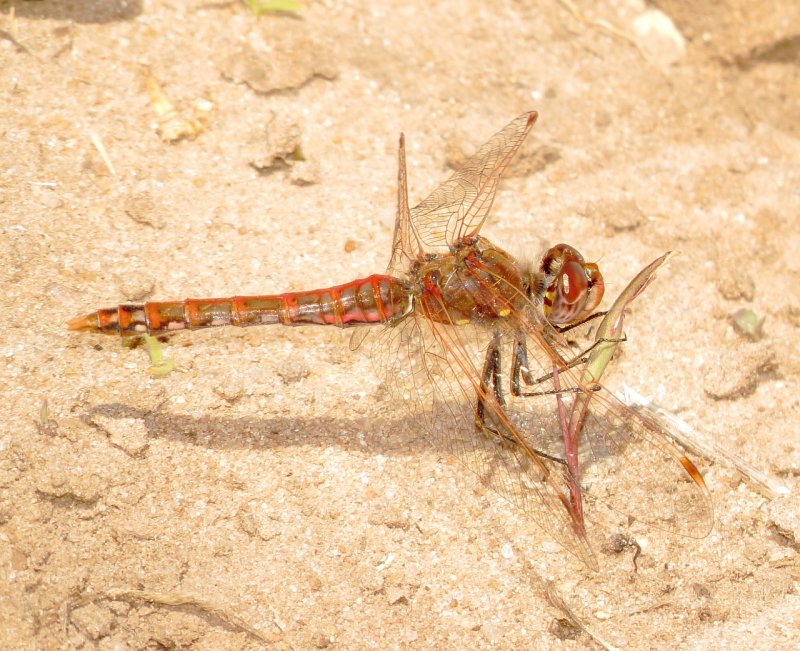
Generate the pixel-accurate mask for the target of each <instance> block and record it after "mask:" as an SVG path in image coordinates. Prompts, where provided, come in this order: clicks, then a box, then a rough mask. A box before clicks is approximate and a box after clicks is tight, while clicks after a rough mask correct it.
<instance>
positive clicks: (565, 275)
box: [540, 244, 605, 326]
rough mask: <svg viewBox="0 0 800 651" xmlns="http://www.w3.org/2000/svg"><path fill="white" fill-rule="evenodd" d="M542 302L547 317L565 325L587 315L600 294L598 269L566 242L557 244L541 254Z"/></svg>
mask: <svg viewBox="0 0 800 651" xmlns="http://www.w3.org/2000/svg"><path fill="white" fill-rule="evenodd" d="M540 278H541V279H542V280H541V282H542V288H541V291H543V294H544V295H543V297H542V303H543V308H544V315H545V317H546V318H547V320H548V321H549V322H550V323H552V324H553V325H556V326H566V325H570V324H572V323H577V322H580V321H581V320H583V319H585V318H586V317H588V316H589V315H590V314H591V313H592V312H594V310H595V309H596V308H597V306H598V305H599V304H600V301H601V300H602V298H603V291H604V289H605V285H604V284H603V276H602V275H601V274H600V269H598V267H597V265H596V264H595V263H593V262H586V261H584V259H583V256H582V255H581V254H580V253H578V251H577V250H576V249H574V248H573V247H571V246H570V245H569V244H556V246H554V247H552V248H551V249H550V250H548V251H547V253H546V254H545V256H544V257H543V258H542V264H541V273H540Z"/></svg>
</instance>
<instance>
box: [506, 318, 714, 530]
mask: <svg viewBox="0 0 800 651" xmlns="http://www.w3.org/2000/svg"><path fill="white" fill-rule="evenodd" d="M534 309H535V307H534V306H533V305H532V304H529V305H528V308H527V311H528V314H518V315H517V317H518V318H517V322H518V324H519V326H520V329H519V330H518V331H517V332H516V333H509V334H507V335H506V339H507V342H506V343H505V347H504V350H503V354H504V355H505V357H504V359H506V360H508V364H509V367H508V368H509V369H511V370H513V359H514V354H515V353H516V350H517V348H516V346H517V342H518V341H519V340H520V337H522V338H523V341H524V345H525V348H526V349H527V360H526V361H527V368H528V370H529V372H530V375H529V377H530V379H532V380H537V379H539V380H540V381H539V382H534V383H532V384H528V385H526V384H525V383H524V382H522V383H521V388H522V394H523V395H520V396H514V395H512V394H511V391H510V390H509V395H508V397H507V404H506V409H505V410H506V412H507V413H508V415H509V418H510V419H511V420H512V422H513V423H514V425H515V426H516V427H517V428H518V429H519V431H520V432H522V433H523V434H524V435H525V436H526V440H527V442H528V443H529V445H530V446H531V447H532V448H533V449H535V450H538V451H540V452H543V453H546V454H549V455H551V456H553V457H554V458H558V459H566V458H567V456H568V454H569V450H568V449H567V446H566V445H565V439H564V429H565V427H564V424H563V423H562V422H561V420H560V417H559V410H558V402H557V401H558V399H559V398H558V396H560V400H561V402H562V404H563V412H564V413H566V414H567V415H568V416H569V419H571V420H570V424H571V425H572V424H575V423H576V422H577V423H578V430H579V431H578V433H579V435H580V439H579V441H580V447H579V450H578V458H579V466H580V473H579V474H580V477H579V481H580V485H581V488H582V494H583V498H584V502H585V506H586V517H587V519H588V520H590V521H593V522H596V523H599V522H601V521H605V522H609V521H616V522H618V521H619V519H620V517H619V516H620V515H624V516H632V517H633V518H635V519H636V520H638V521H641V522H645V523H648V524H649V525H651V526H654V527H656V528H659V529H663V530H667V531H673V532H677V533H679V534H681V535H684V536H689V537H693V538H703V537H705V536H706V535H707V534H708V533H709V532H710V531H711V528H712V526H713V520H714V516H713V509H712V506H711V499H710V495H709V492H708V489H707V487H706V485H705V483H704V482H703V478H702V476H701V475H700V473H699V471H698V470H697V468H695V466H694V464H692V462H691V461H690V460H689V459H688V458H687V457H686V456H685V455H684V454H683V452H682V451H681V450H680V449H678V448H677V447H676V446H675V445H674V444H673V443H672V440H671V438H670V436H669V434H668V433H667V432H665V431H664V430H663V428H662V427H661V426H660V425H659V424H658V423H657V422H656V421H654V420H651V419H649V418H647V417H646V416H644V415H643V414H642V413H640V412H638V411H636V410H633V409H631V408H629V407H627V406H626V405H624V404H623V403H622V402H620V401H619V400H618V399H617V398H616V397H614V395H613V394H612V393H610V392H609V391H608V390H606V389H604V388H603V387H601V386H600V385H597V384H596V385H594V386H584V385H582V384H581V381H580V372H581V368H582V367H581V366H580V365H574V366H572V367H568V365H567V364H566V363H564V362H567V361H568V360H571V359H574V358H575V356H576V354H577V353H576V351H574V350H572V349H571V348H569V347H568V346H567V345H566V343H565V342H564V341H563V339H562V338H561V337H560V336H559V335H558V334H557V333H555V332H553V331H549V330H544V331H543V330H542V329H541V328H540V326H538V325H537V324H536V322H535V320H534V319H532V318H531V316H530V313H531V312H530V311H532V310H534ZM557 359H560V360H564V362H560V363H557V364H554V360H557ZM585 405H588V411H587V412H585V413H584V411H583V406H585ZM581 422H582V424H581Z"/></svg>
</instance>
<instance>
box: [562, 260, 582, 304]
mask: <svg viewBox="0 0 800 651" xmlns="http://www.w3.org/2000/svg"><path fill="white" fill-rule="evenodd" d="M558 285H559V289H560V290H561V291H560V292H559V293H560V294H561V296H562V298H563V299H564V300H565V301H566V302H567V303H570V304H573V303H576V302H577V301H579V300H581V299H582V298H583V297H584V296H586V292H587V290H588V289H589V281H588V280H587V278H586V272H585V271H584V270H583V267H582V266H581V265H580V264H579V263H577V262H575V261H572V260H571V261H569V262H567V263H565V264H564V266H563V267H562V268H561V273H560V274H559V276H558Z"/></svg>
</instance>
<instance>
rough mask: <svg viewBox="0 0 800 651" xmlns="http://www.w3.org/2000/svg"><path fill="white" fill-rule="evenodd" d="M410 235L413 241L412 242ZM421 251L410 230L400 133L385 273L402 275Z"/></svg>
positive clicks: (402, 146)
mask: <svg viewBox="0 0 800 651" xmlns="http://www.w3.org/2000/svg"><path fill="white" fill-rule="evenodd" d="M412 235H413V237H414V240H415V241H414V242H412V239H411V238H412ZM421 253H422V244H421V243H420V242H419V241H418V240H417V237H416V233H413V231H412V225H411V216H410V213H409V210H408V175H407V174H406V139H405V136H404V135H403V134H402V133H401V134H400V144H399V147H398V150H397V215H396V216H395V222H394V237H393V238H392V258H391V260H390V261H389V266H388V267H387V273H388V274H390V275H392V276H396V277H402V276H404V275H405V272H406V269H407V268H408V267H409V265H410V264H411V263H412V262H413V261H414V260H415V259H416V258H418V257H419V256H420V255H421Z"/></svg>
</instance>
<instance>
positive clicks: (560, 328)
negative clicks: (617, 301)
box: [553, 312, 608, 334]
mask: <svg viewBox="0 0 800 651" xmlns="http://www.w3.org/2000/svg"><path fill="white" fill-rule="evenodd" d="M606 314H608V312H595V313H594V314H590V315H589V316H587V317H586V318H585V319H581V320H580V321H576V322H575V323H569V324H567V325H563V326H561V325H554V326H553V327H554V328H555V329H556V330H558V332H560V333H561V334H563V333H565V332H569V331H570V330H572V329H573V328H577V327H579V326H582V325H583V324H585V323H589V321H594V320H595V319H597V318H599V317H601V316H605V315H606Z"/></svg>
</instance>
